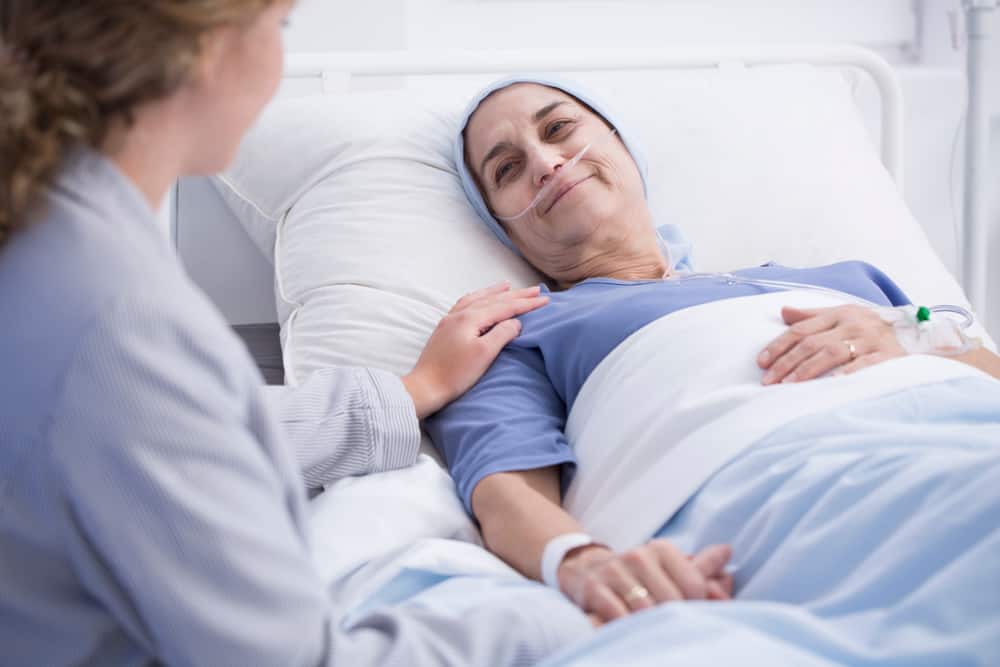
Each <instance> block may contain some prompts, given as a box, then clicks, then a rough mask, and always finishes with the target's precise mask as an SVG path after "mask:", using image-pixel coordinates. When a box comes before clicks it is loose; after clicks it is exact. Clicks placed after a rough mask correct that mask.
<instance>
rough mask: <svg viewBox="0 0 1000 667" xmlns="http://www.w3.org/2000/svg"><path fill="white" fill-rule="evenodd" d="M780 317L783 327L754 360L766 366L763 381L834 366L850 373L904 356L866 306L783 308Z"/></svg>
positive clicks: (812, 374)
mask: <svg viewBox="0 0 1000 667" xmlns="http://www.w3.org/2000/svg"><path fill="white" fill-rule="evenodd" d="M781 317H782V319H784V320H785V324H788V325H790V326H789V328H788V331H786V332H785V333H783V334H781V335H780V336H778V337H777V338H775V339H774V340H773V341H772V342H771V343H770V344H769V345H768V346H767V347H765V348H764V350H763V351H762V352H761V353H760V355H759V356H758V357H757V365H758V366H760V367H761V368H763V369H765V371H767V372H766V373H764V378H763V380H762V382H763V384H775V383H778V382H801V381H802V380H811V379H813V378H816V377H819V376H820V375H823V374H824V373H826V372H828V371H831V370H833V369H835V368H836V369H837V371H836V373H837V374H841V373H853V372H854V371H857V370H860V369H862V368H865V367H866V366H871V365H873V364H877V363H880V362H883V361H886V360H887V359H892V358H895V357H902V356H904V355H906V351H905V350H904V349H903V347H902V346H901V345H900V344H899V341H898V340H896V333H895V331H894V330H893V328H892V325H891V324H889V323H887V322H885V321H883V320H882V318H881V317H879V315H878V313H876V312H875V311H874V310H872V309H871V308H865V307H864V306H857V305H847V306H835V307H833V308H816V309H812V310H804V309H799V308H790V307H785V308H782V309H781Z"/></svg>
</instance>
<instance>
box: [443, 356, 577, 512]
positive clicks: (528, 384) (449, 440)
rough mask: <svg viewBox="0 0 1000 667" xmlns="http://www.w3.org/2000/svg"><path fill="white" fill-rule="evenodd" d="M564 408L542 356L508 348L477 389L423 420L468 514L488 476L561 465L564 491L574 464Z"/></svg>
mask: <svg viewBox="0 0 1000 667" xmlns="http://www.w3.org/2000/svg"><path fill="white" fill-rule="evenodd" d="M565 425H566V405H565V404H564V403H563V401H562V399H561V398H560V397H559V394H558V393H557V392H556V390H555V388H554V387H553V386H552V383H551V382H550V381H549V378H548V375H547V373H546V370H545V364H544V361H543V359H542V355H541V353H540V352H538V351H537V350H534V349H530V350H528V349H523V348H517V347H511V346H508V347H507V348H506V349H504V350H503V352H501V353H500V356H499V357H497V359H496V361H495V362H494V363H493V366H491V367H490V369H489V370H488V371H487V372H486V374H485V375H484V376H483V378H482V379H481V380H480V381H479V383H478V384H476V386H474V387H473V388H472V389H470V390H469V391H468V392H467V393H466V394H465V395H464V396H462V397H461V398H459V399H458V400H456V401H455V402H453V403H452V404H451V405H449V406H447V407H445V408H444V409H443V410H441V411H440V412H438V413H437V414H436V415H434V416H433V417H431V418H430V419H428V420H426V422H425V428H426V429H427V433H428V434H429V435H430V436H431V439H432V440H433V441H434V444H435V446H436V447H437V449H438V451H440V452H441V455H442V456H443V457H444V459H445V462H446V463H447V465H448V470H449V471H450V472H451V475H452V477H453V478H454V480H455V485H456V486H457V487H458V494H459V496H460V497H461V499H462V502H463V503H464V504H465V509H466V511H468V512H469V514H472V491H473V489H475V488H476V484H478V483H479V482H480V480H482V479H483V478H484V477H486V476H487V475H492V474H494V473H499V472H512V471H516V470H533V469H536V468H544V467H547V466H552V465H561V466H562V468H561V471H560V476H561V483H562V488H563V489H565V488H566V485H567V484H568V483H569V480H570V478H571V477H572V474H573V472H574V470H575V469H576V459H575V457H574V455H573V451H572V450H571V449H570V446H569V443H567V442H566V436H565V435H564V433H563V428H564V427H565Z"/></svg>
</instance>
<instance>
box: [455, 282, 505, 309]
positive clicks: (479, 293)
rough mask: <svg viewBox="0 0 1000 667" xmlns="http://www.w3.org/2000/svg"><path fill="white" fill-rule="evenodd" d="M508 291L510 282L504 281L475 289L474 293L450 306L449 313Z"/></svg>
mask: <svg viewBox="0 0 1000 667" xmlns="http://www.w3.org/2000/svg"><path fill="white" fill-rule="evenodd" d="M508 290H510V282H509V281H506V280H501V281H500V282H498V283H497V284H495V285H490V286H489V287H484V288H482V289H477V290H476V291H475V292H469V293H468V294H466V295H465V296H463V297H462V298H461V299H459V300H458V301H456V302H455V305H454V306H452V308H451V312H453V313H454V312H455V311H458V310H462V309H464V308H465V307H466V306H468V305H469V304H470V303H472V302H474V301H478V300H479V299H482V298H483V297H487V296H492V295H494V294H502V293H504V292H506V291H508Z"/></svg>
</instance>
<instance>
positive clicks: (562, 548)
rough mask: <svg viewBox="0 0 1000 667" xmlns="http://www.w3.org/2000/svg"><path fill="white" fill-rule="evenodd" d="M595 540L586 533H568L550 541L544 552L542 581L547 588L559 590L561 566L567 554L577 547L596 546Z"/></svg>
mask: <svg viewBox="0 0 1000 667" xmlns="http://www.w3.org/2000/svg"><path fill="white" fill-rule="evenodd" d="M594 543H595V542H594V538H592V537H591V536H590V535H587V534H586V533H566V534H565V535H557V536H556V537H553V538H552V539H551V540H549V542H548V544H546V545H545V550H544V551H543V552H542V581H544V582H545V585H546V586H551V587H552V588H554V589H556V590H557V591H558V590H559V577H557V576H556V573H557V572H558V571H559V564H560V563H562V562H563V558H565V557H566V554H567V552H569V551H572V550H573V549H576V548H577V547H582V546H586V545H588V544H594Z"/></svg>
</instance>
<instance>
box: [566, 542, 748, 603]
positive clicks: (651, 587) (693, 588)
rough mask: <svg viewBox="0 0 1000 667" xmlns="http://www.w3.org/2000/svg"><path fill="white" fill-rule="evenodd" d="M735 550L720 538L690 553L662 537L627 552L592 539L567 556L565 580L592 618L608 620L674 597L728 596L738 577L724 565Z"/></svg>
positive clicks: (679, 598)
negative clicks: (619, 551) (725, 568)
mask: <svg viewBox="0 0 1000 667" xmlns="http://www.w3.org/2000/svg"><path fill="white" fill-rule="evenodd" d="M731 555H732V550H731V549H730V547H729V546H727V545H723V544H716V545H713V546H710V547H707V548H705V549H703V550H702V551H701V552H699V553H698V554H696V555H695V556H693V557H692V556H687V555H685V554H684V553H682V552H681V551H680V550H679V549H678V548H677V547H675V546H674V545H673V544H671V543H670V542H668V541H667V540H661V539H657V540H651V541H650V542H648V543H646V544H644V545H642V546H641V547H637V548H635V549H632V550H630V551H626V552H625V553H621V554H618V553H615V552H613V551H611V550H610V549H608V548H607V547H604V546H600V545H587V546H585V547H581V548H580V549H577V550H574V551H571V552H569V554H568V555H567V556H566V558H565V559H564V560H563V562H562V564H561V565H560V566H559V572H558V576H559V585H560V587H561V588H562V591H563V593H565V594H566V596H567V597H569V598H570V599H571V600H573V601H574V602H575V603H576V604H577V606H579V607H580V608H581V609H583V611H585V612H587V613H588V614H589V615H590V616H591V619H592V620H599V621H601V622H607V621H611V620H614V619H616V618H620V617H622V616H626V615H627V614H630V613H631V612H633V611H639V610H641V609H648V608H649V607H652V606H654V605H656V604H659V603H661V602H668V601H671V600H706V599H707V600H728V599H729V598H730V597H731V596H732V592H733V580H732V577H731V576H730V575H729V574H726V573H725V571H724V569H723V568H724V567H725V566H726V563H728V562H729V558H730V556H731Z"/></svg>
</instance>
